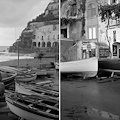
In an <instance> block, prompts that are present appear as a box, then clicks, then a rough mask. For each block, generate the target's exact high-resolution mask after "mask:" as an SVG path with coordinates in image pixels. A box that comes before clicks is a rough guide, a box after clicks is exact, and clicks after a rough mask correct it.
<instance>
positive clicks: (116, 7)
mask: <svg viewBox="0 0 120 120" xmlns="http://www.w3.org/2000/svg"><path fill="white" fill-rule="evenodd" d="M99 15H100V16H101V21H102V22H105V21H107V26H106V38H107V41H108V44H109V50H110V41H109V38H108V29H109V23H110V19H112V20H118V19H119V18H120V3H118V4H112V5H109V4H106V5H100V6H99ZM110 53H111V51H110Z"/></svg>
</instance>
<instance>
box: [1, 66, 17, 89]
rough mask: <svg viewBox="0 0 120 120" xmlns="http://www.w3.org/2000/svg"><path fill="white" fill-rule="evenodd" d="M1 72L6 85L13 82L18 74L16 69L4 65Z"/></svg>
mask: <svg viewBox="0 0 120 120" xmlns="http://www.w3.org/2000/svg"><path fill="white" fill-rule="evenodd" d="M0 73H1V77H2V82H3V83H4V84H5V87H7V86H9V85H10V84H11V83H13V82H14V79H15V77H16V76H17V73H16V72H15V71H13V70H10V69H7V68H4V67H3V66H0Z"/></svg>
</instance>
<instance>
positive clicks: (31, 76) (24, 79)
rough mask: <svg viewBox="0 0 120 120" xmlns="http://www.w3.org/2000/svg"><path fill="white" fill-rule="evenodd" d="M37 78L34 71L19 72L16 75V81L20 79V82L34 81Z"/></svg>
mask: <svg viewBox="0 0 120 120" xmlns="http://www.w3.org/2000/svg"><path fill="white" fill-rule="evenodd" d="M36 78H37V74H36V73H32V74H30V73H28V74H26V73H25V74H20V75H17V76H16V81H22V82H29V81H34V80H35V79H36Z"/></svg>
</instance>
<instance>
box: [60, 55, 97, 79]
mask: <svg viewBox="0 0 120 120" xmlns="http://www.w3.org/2000/svg"><path fill="white" fill-rule="evenodd" d="M60 72H61V73H62V74H70V75H78V76H81V77H95V76H96V75H97V72H98V58H96V57H92V58H88V59H82V60H78V61H70V62H61V63H60Z"/></svg>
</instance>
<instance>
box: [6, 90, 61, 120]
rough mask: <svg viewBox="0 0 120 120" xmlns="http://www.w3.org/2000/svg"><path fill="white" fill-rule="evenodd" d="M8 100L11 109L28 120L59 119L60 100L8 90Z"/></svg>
mask: <svg viewBox="0 0 120 120" xmlns="http://www.w3.org/2000/svg"><path fill="white" fill-rule="evenodd" d="M5 96H6V102H7V105H8V107H9V108H10V110H11V111H12V112H13V113H14V114H16V115H17V116H19V117H21V118H23V119H26V120H58V119H59V102H54V101H52V100H50V99H45V98H43V97H40V96H36V95H25V94H20V93H16V92H11V91H6V95H5Z"/></svg>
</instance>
